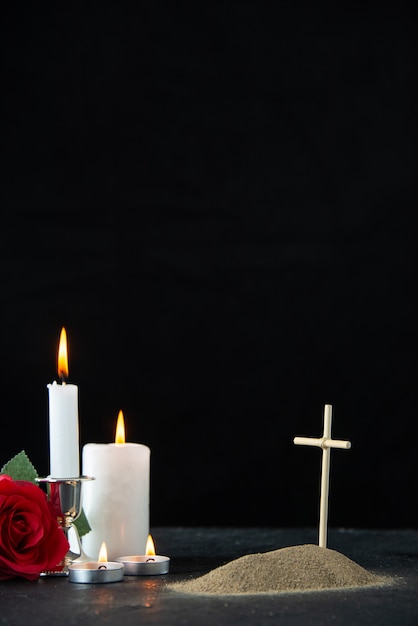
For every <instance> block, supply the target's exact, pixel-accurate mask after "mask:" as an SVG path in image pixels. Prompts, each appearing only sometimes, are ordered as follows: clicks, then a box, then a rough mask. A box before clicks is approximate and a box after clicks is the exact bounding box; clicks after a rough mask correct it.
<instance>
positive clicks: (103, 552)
mask: <svg viewBox="0 0 418 626" xmlns="http://www.w3.org/2000/svg"><path fill="white" fill-rule="evenodd" d="M97 561H98V562H99V563H106V562H107V547H106V543H105V542H104V541H103V543H102V545H101V546H100V550H99V557H98V559H97Z"/></svg>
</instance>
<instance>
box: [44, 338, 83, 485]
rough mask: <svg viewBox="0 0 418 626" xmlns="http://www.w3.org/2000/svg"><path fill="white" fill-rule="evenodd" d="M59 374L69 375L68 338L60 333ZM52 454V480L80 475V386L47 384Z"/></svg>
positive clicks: (50, 452)
mask: <svg viewBox="0 0 418 626" xmlns="http://www.w3.org/2000/svg"><path fill="white" fill-rule="evenodd" d="M58 374H59V375H60V376H61V377H62V378H64V377H67V376H68V356H67V335H66V332H65V329H64V328H63V329H62V330H61V336H60V343H59V350H58ZM47 387H48V395H49V455H50V459H49V460H50V475H51V476H52V477H53V478H76V477H78V476H79V474H80V448H79V428H78V387H77V385H67V384H65V383H63V384H57V382H56V381H54V382H53V383H52V384H50V385H48V386H47Z"/></svg>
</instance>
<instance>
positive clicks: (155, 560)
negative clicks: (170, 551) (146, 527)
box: [116, 535, 170, 576]
mask: <svg viewBox="0 0 418 626" xmlns="http://www.w3.org/2000/svg"><path fill="white" fill-rule="evenodd" d="M116 561H117V562H119V563H122V564H123V567H124V573H125V576H156V575H159V574H168V570H169V568H170V559H169V557H168V556H161V555H159V554H155V548H154V542H153V540H152V537H151V535H148V540H147V546H146V550H145V554H140V555H135V554H134V555H132V556H119V557H118V558H117V559H116Z"/></svg>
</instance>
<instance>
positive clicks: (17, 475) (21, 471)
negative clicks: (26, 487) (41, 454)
mask: <svg viewBox="0 0 418 626" xmlns="http://www.w3.org/2000/svg"><path fill="white" fill-rule="evenodd" d="M0 473H1V474H7V475H8V476H10V477H11V478H13V480H28V481H29V482H31V483H36V480H35V479H36V478H37V477H38V473H37V471H36V469H35V468H34V466H33V465H32V463H31V462H30V460H29V457H28V456H27V454H26V452H25V451H24V450H22V451H21V452H19V454H16V456H14V457H13V458H12V459H10V461H8V462H7V463H6V464H5V465H3V467H2V468H1V472H0Z"/></svg>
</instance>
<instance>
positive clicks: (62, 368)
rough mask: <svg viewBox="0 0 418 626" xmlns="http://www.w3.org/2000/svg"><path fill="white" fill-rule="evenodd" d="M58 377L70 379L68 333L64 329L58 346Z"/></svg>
mask: <svg viewBox="0 0 418 626" xmlns="http://www.w3.org/2000/svg"><path fill="white" fill-rule="evenodd" d="M58 376H59V377H60V378H62V379H64V378H68V349H67V333H66V330H65V328H64V327H63V328H62V329H61V335H60V342H59V346H58Z"/></svg>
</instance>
